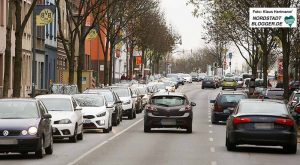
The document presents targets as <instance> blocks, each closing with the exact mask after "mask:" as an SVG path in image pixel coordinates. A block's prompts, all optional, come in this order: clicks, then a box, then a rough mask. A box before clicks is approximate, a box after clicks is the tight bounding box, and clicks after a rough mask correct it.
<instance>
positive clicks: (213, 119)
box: [211, 115, 219, 124]
mask: <svg viewBox="0 0 300 165" xmlns="http://www.w3.org/2000/svg"><path fill="white" fill-rule="evenodd" d="M211 123H212V124H218V123H219V122H218V121H216V119H215V117H214V115H211Z"/></svg>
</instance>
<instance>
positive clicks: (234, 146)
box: [226, 137, 236, 151]
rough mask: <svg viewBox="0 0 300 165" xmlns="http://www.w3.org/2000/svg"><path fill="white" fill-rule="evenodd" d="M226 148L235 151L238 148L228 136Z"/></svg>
mask: <svg viewBox="0 0 300 165" xmlns="http://www.w3.org/2000/svg"><path fill="white" fill-rule="evenodd" d="M226 148H227V151H235V150H236V144H235V143H232V142H230V140H229V139H228V137H226Z"/></svg>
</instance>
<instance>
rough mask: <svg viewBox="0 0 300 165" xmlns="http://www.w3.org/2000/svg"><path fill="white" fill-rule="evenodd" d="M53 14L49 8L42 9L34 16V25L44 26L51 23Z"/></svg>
mask: <svg viewBox="0 0 300 165" xmlns="http://www.w3.org/2000/svg"><path fill="white" fill-rule="evenodd" d="M53 20H54V14H53V12H52V11H51V10H50V9H43V10H42V11H41V12H40V14H39V15H37V16H36V26H45V25H47V24H50V23H52V22H53Z"/></svg>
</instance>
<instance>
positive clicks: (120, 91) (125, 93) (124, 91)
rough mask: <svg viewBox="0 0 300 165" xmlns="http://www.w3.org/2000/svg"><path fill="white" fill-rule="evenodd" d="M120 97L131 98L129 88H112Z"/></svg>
mask: <svg viewBox="0 0 300 165" xmlns="http://www.w3.org/2000/svg"><path fill="white" fill-rule="evenodd" d="M112 90H113V91H115V92H116V93H117V95H118V96H119V97H130V92H129V90H128V89H127V88H112Z"/></svg>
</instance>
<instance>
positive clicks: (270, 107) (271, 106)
mask: <svg viewBox="0 0 300 165" xmlns="http://www.w3.org/2000/svg"><path fill="white" fill-rule="evenodd" d="M238 113H239V114H268V115H270V114H271V115H272V114H273V115H288V112H287V109H286V106H285V105H284V104H280V103H274V102H245V103H242V104H240V106H239V112H238Z"/></svg>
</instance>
